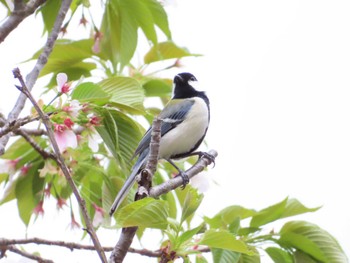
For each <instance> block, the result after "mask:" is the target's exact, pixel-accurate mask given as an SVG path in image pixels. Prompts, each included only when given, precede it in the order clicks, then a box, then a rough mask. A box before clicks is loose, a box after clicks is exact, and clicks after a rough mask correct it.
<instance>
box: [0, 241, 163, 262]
mask: <svg viewBox="0 0 350 263" xmlns="http://www.w3.org/2000/svg"><path fill="white" fill-rule="evenodd" d="M26 244H37V245H48V246H57V247H63V248H67V249H69V250H71V251H73V250H74V249H79V250H96V248H95V246H92V245H83V244H78V243H74V242H65V241H54V240H47V239H42V238H37V237H33V238H27V239H5V238H0V248H5V247H7V246H10V245H26ZM103 250H104V251H106V252H110V251H113V247H103ZM128 252H130V253H135V254H139V255H141V256H147V257H160V255H161V251H159V250H157V251H151V250H147V249H136V248H129V249H128Z"/></svg>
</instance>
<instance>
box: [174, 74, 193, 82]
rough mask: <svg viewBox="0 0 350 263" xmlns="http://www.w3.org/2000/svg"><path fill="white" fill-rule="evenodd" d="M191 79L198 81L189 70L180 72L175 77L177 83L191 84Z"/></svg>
mask: <svg viewBox="0 0 350 263" xmlns="http://www.w3.org/2000/svg"><path fill="white" fill-rule="evenodd" d="M191 81H197V79H196V77H195V76H193V75H192V74H191V73H188V72H183V73H179V74H177V75H176V76H175V77H174V84H175V85H189V84H190V82H191Z"/></svg>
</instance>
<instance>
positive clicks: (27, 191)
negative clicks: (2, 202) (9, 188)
mask: <svg viewBox="0 0 350 263" xmlns="http://www.w3.org/2000/svg"><path fill="white" fill-rule="evenodd" d="M41 165H42V161H40V162H37V163H35V164H32V166H31V167H30V168H29V170H28V172H27V173H26V174H25V175H22V176H21V177H19V179H18V181H17V183H16V186H15V195H16V199H17V207H18V212H19V216H20V217H21V219H22V221H23V223H24V224H25V225H26V226H28V224H29V221H30V218H31V216H32V214H33V209H34V208H35V206H36V205H37V204H38V201H37V198H36V194H37V193H38V191H39V190H42V189H43V187H42V186H43V182H44V180H43V179H42V178H38V177H39V174H38V167H40V166H41ZM35 183H39V184H40V185H41V187H39V188H38V187H37V186H36V185H35ZM40 188H41V189H40Z"/></svg>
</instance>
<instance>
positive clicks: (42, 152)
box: [14, 129, 57, 160]
mask: <svg viewBox="0 0 350 263" xmlns="http://www.w3.org/2000/svg"><path fill="white" fill-rule="evenodd" d="M14 132H15V134H17V135H21V136H22V137H23V138H24V139H25V140H26V141H27V142H28V143H29V144H30V145H31V146H32V147H33V148H34V150H36V151H37V152H38V153H39V154H40V155H41V156H42V157H43V158H44V159H47V158H50V159H53V160H56V159H57V157H56V155H55V154H53V153H51V152H48V151H45V150H44V149H42V148H41V147H40V146H39V145H38V144H37V143H36V142H35V141H34V140H33V139H32V138H31V137H30V136H29V134H28V133H27V132H26V131H25V130H22V129H18V130H15V131H14Z"/></svg>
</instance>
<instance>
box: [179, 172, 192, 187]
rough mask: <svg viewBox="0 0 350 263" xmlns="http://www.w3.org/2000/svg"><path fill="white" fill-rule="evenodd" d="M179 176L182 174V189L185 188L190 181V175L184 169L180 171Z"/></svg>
mask: <svg viewBox="0 0 350 263" xmlns="http://www.w3.org/2000/svg"><path fill="white" fill-rule="evenodd" d="M177 176H181V178H182V186H181V189H182V190H183V189H185V187H186V185H187V184H188V183H189V182H190V178H188V175H187V174H186V173H185V172H183V171H179V174H178V175H177Z"/></svg>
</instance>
